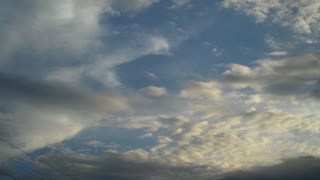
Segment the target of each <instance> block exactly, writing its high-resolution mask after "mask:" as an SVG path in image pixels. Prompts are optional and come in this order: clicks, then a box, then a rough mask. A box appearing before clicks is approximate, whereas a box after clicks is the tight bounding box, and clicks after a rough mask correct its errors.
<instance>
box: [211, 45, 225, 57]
mask: <svg viewBox="0 0 320 180" xmlns="http://www.w3.org/2000/svg"><path fill="white" fill-rule="evenodd" d="M212 54H213V55H214V56H216V57H218V56H221V55H222V54H223V50H222V49H220V48H217V47H216V48H213V49H212Z"/></svg>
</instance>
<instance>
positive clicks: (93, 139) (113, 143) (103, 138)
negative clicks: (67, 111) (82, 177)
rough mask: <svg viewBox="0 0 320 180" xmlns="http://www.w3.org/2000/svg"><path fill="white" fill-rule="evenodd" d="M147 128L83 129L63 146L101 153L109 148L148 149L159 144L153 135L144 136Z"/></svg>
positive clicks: (119, 150) (90, 152) (105, 127)
mask: <svg viewBox="0 0 320 180" xmlns="http://www.w3.org/2000/svg"><path fill="white" fill-rule="evenodd" d="M145 131H146V129H127V128H117V127H111V126H101V127H94V128H89V129H86V130H83V131H82V132H80V133H79V134H77V135H76V136H74V137H73V138H71V139H69V140H65V141H64V142H63V146H65V147H66V148H69V149H71V150H72V151H75V152H79V151H80V152H82V153H87V154H100V153H104V152H106V151H108V150H116V151H118V152H124V151H128V150H133V149H144V150H147V149H149V148H150V147H153V146H155V145H156V144H157V140H156V139H155V138H153V137H142V136H143V135H144V134H145Z"/></svg>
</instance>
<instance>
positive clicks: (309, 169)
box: [221, 156, 320, 180]
mask: <svg viewBox="0 0 320 180" xmlns="http://www.w3.org/2000/svg"><path fill="white" fill-rule="evenodd" d="M319 170H320V161H319V159H318V158H316V157H312V156H304V157H298V158H294V159H286V160H284V161H283V162H281V163H279V164H276V165H274V166H267V167H256V168H253V169H251V170H248V171H236V172H231V173H228V174H225V175H223V176H222V177H221V179H222V180H244V179H246V180H258V179H264V180H276V179H282V180H289V179H295V180H303V179H319V177H320V174H319V173H318V171H319Z"/></svg>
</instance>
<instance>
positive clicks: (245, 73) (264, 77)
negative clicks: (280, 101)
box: [222, 54, 320, 95]
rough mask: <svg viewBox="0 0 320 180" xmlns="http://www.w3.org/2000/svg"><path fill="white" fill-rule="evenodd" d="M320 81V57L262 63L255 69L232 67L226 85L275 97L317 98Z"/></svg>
mask: <svg viewBox="0 0 320 180" xmlns="http://www.w3.org/2000/svg"><path fill="white" fill-rule="evenodd" d="M319 79H320V59H319V54H304V55H301V56H297V57H291V58H288V59H281V60H269V59H268V60H259V61H256V63H255V65H254V66H252V67H247V66H243V65H240V64H231V65H229V69H228V70H227V71H225V72H224V77H223V80H222V83H227V84H231V85H238V86H241V87H250V88H253V89H255V90H257V91H262V92H264V93H269V94H274V95H304V94H311V95H313V94H314V93H313V90H314V88H316V87H317V86H318V84H319V83H317V82H318V81H319Z"/></svg>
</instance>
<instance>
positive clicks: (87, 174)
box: [39, 153, 208, 180]
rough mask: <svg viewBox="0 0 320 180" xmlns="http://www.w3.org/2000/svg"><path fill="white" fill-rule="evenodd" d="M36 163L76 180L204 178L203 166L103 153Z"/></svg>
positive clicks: (205, 173) (54, 157)
mask: <svg viewBox="0 0 320 180" xmlns="http://www.w3.org/2000/svg"><path fill="white" fill-rule="evenodd" d="M39 161H41V162H44V163H50V164H51V165H53V166H55V167H57V168H59V169H63V171H64V172H66V173H67V174H69V175H70V176H71V177H77V179H97V180H98V179H117V180H126V179H130V180H134V179H137V180H144V179H145V180H149V179H159V180H176V179H177V180H179V179H181V180H182V179H195V178H196V179H207V178H208V174H207V172H206V167H205V166H197V165H195V166H172V165H168V164H162V163H159V162H157V161H152V160H145V159H141V158H134V157H133V156H128V155H124V154H121V153H107V154H105V155H100V156H99V158H98V157H93V156H86V155H74V154H73V155H72V154H71V155H69V154H66V155H62V156H46V157H42V158H40V159H39ZM49 176H50V175H49Z"/></svg>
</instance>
